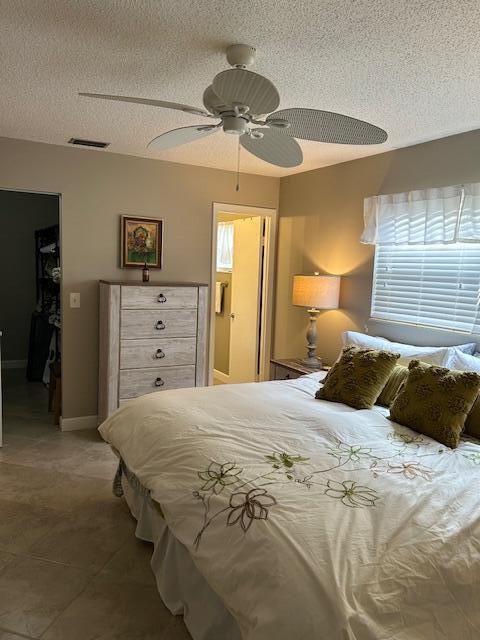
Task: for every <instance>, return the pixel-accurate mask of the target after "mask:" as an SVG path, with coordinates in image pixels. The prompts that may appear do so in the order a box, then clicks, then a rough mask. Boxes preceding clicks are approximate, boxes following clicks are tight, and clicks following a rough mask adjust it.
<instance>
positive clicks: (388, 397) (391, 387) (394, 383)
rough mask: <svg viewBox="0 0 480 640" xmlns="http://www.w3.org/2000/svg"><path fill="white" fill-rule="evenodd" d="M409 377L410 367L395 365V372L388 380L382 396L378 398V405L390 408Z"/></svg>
mask: <svg viewBox="0 0 480 640" xmlns="http://www.w3.org/2000/svg"><path fill="white" fill-rule="evenodd" d="M407 376H408V367H404V366H403V365H402V364H397V365H395V368H394V370H393V371H392V373H391V374H390V377H389V378H388V380H387V384H386V385H385V386H384V387H383V389H382V392H381V394H380V395H379V396H378V399H377V402H376V404H380V405H382V407H390V405H391V404H392V402H393V401H394V400H395V396H396V395H397V393H398V392H399V391H400V388H401V386H402V385H403V383H404V382H405V380H406V379H407Z"/></svg>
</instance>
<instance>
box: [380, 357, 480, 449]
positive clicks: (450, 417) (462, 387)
mask: <svg viewBox="0 0 480 640" xmlns="http://www.w3.org/2000/svg"><path fill="white" fill-rule="evenodd" d="M479 390H480V376H479V375H478V374H477V373H473V372H471V371H454V370H452V369H445V367H438V366H436V365H429V364H425V363H423V362H420V361H419V360H412V361H411V362H410V364H409V365H408V376H407V379H406V380H405V384H404V385H403V387H402V388H401V390H400V391H399V393H398V395H397V397H396V398H395V400H394V401H393V404H392V406H391V407H390V419H391V420H394V421H395V422H398V423H399V424H403V425H405V426H406V427H410V429H413V430H414V431H418V432H420V433H423V434H424V435H426V436H430V438H434V439H435V440H438V442H441V443H442V444H444V445H446V446H447V447H451V448H452V449H455V448H456V447H457V446H458V443H459V441H460V436H461V435H462V431H463V427H464V424H465V419H466V417H467V414H468V412H469V411H470V409H471V408H472V405H473V403H474V402H475V399H476V397H477V396H478V392H479Z"/></svg>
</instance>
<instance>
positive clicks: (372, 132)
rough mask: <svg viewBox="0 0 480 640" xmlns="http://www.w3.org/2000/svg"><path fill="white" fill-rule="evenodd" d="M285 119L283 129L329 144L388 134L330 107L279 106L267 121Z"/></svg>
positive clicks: (373, 139) (363, 141)
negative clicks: (286, 125) (325, 108)
mask: <svg viewBox="0 0 480 640" xmlns="http://www.w3.org/2000/svg"><path fill="white" fill-rule="evenodd" d="M274 120H286V121H287V122H289V123H290V127H288V129H286V130H285V131H286V133H288V135H289V136H293V137H294V138H300V139H302V140H314V141H315V142H328V143H332V144H359V145H360V144H381V143H382V142H385V140H386V139H387V138H388V135H387V133H386V131H384V130H383V129H380V127H376V126H375V125H373V124H370V123H368V122H364V121H363V120H357V119H356V118H350V116H344V115H342V114H341V113H333V112H332V111H319V110H317V109H301V108H294V109H281V110H280V111H277V112H276V113H271V114H270V115H269V116H268V117H267V120H266V121H267V124H268V122H269V121H274Z"/></svg>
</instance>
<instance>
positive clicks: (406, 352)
mask: <svg viewBox="0 0 480 640" xmlns="http://www.w3.org/2000/svg"><path fill="white" fill-rule="evenodd" d="M343 343H344V344H345V345H348V344H353V345H355V346H357V347H366V348H369V349H384V350H385V351H393V352H394V353H399V354H400V359H399V360H398V364H408V363H409V362H410V360H415V359H416V358H418V359H419V360H421V361H422V362H427V363H428V364H438V365H442V364H443V363H444V362H445V361H446V359H447V358H448V356H449V351H450V350H452V349H458V350H460V351H461V352H463V353H473V352H474V351H475V349H476V344H475V342H472V343H469V344H462V345H458V346H456V347H421V346H416V345H413V344H403V343H402V342H391V341H390V340H387V338H381V337H377V336H369V335H367V334H365V333H358V332H357V331H344V333H343ZM444 366H447V365H444Z"/></svg>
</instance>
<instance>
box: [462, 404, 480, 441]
mask: <svg viewBox="0 0 480 640" xmlns="http://www.w3.org/2000/svg"><path fill="white" fill-rule="evenodd" d="M465 433H468V435H469V436H473V437H474V438H478V439H479V440H480V396H477V399H476V400H475V402H474V403H473V407H472V408H471V410H470V413H469V414H468V416H467V419H466V420H465Z"/></svg>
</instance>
